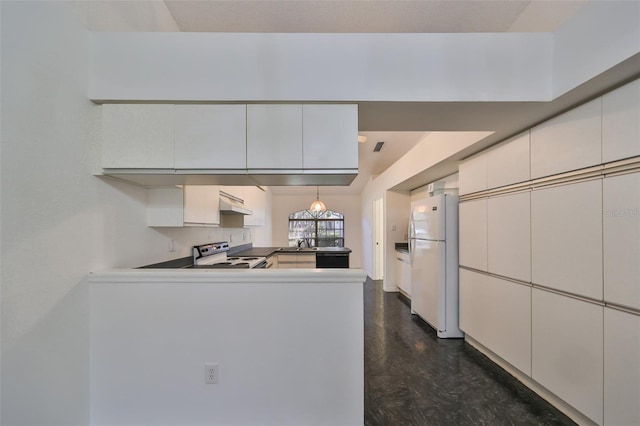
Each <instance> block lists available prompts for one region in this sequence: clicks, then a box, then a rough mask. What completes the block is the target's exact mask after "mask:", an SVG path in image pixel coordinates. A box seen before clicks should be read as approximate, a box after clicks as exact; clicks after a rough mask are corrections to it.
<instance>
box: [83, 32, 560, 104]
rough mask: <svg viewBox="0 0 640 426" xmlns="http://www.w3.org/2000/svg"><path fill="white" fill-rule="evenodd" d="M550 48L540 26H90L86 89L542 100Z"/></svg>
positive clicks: (179, 94) (273, 97)
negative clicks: (117, 29) (386, 29)
mask: <svg viewBox="0 0 640 426" xmlns="http://www.w3.org/2000/svg"><path fill="white" fill-rule="evenodd" d="M551 56H552V37H551V35H550V34H544V33H474V34H462V33H460V34H356V33H352V34H301V33H298V34H274V33H268V34H258V33H197V32H196V33H104V32H101V33H93V35H92V41H91V70H90V83H89V84H90V90H89V93H90V97H91V99H95V100H217V101H226V100H229V101H235V100H246V101H255V100H270V101H282V100H295V101H319V100H326V101H339V100H340V101H353V100H357V101H522V100H529V101H545V100H550V99H551V70H552V63H551ZM221 63H223V64H224V66H220V64H221ZM121 64H127V65H128V66H127V67H122V66H121Z"/></svg>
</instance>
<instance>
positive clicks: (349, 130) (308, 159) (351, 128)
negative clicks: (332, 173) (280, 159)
mask: <svg viewBox="0 0 640 426" xmlns="http://www.w3.org/2000/svg"><path fill="white" fill-rule="evenodd" d="M302 121H303V125H302V134H303V138H302V141H303V142H302V144H303V148H302V158H303V160H302V165H303V167H304V168H305V169H357V168H358V106H357V105H303V107H302Z"/></svg>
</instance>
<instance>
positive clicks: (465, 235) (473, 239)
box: [459, 198, 487, 271]
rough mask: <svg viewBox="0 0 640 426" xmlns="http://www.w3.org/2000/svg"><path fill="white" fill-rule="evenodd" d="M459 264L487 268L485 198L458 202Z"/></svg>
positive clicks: (474, 267)
mask: <svg viewBox="0 0 640 426" xmlns="http://www.w3.org/2000/svg"><path fill="white" fill-rule="evenodd" d="M459 215H460V216H459V217H460V219H459V220H460V224H459V228H460V241H459V243H460V248H459V250H460V265H462V266H467V267H469V268H473V269H478V270H481V271H486V270H487V199H486V198H483V199H479V200H473V201H465V202H463V203H460V207H459Z"/></svg>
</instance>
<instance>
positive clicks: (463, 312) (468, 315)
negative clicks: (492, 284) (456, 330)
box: [460, 269, 491, 346]
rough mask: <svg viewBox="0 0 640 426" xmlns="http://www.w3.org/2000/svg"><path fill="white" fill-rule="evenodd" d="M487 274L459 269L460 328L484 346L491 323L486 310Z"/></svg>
mask: <svg viewBox="0 0 640 426" xmlns="http://www.w3.org/2000/svg"><path fill="white" fill-rule="evenodd" d="M488 278H489V277H488V276H487V275H485V274H479V273H478V272H473V271H468V270H466V269H460V329H461V330H462V331H464V332H465V333H466V334H468V335H469V336H471V337H473V338H474V339H475V340H477V341H478V342H480V343H482V344H483V345H485V346H488V344H489V334H490V333H491V324H490V321H489V315H490V313H489V312H487V306H488V303H489V302H488V301H487V298H488V297H489V292H488Z"/></svg>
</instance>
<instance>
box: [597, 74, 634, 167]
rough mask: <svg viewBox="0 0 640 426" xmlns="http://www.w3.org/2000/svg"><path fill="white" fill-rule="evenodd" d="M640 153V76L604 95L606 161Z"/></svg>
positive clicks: (603, 117)
mask: <svg viewBox="0 0 640 426" xmlns="http://www.w3.org/2000/svg"><path fill="white" fill-rule="evenodd" d="M636 155H640V80H636V81H634V82H632V83H629V84H627V85H626V86H622V87H621V88H619V89H617V90H614V91H613V92H611V93H607V94H606V95H604V96H603V97H602V161H604V162H605V163H607V162H610V161H614V160H620V159H622V158H627V157H634V156H636Z"/></svg>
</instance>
